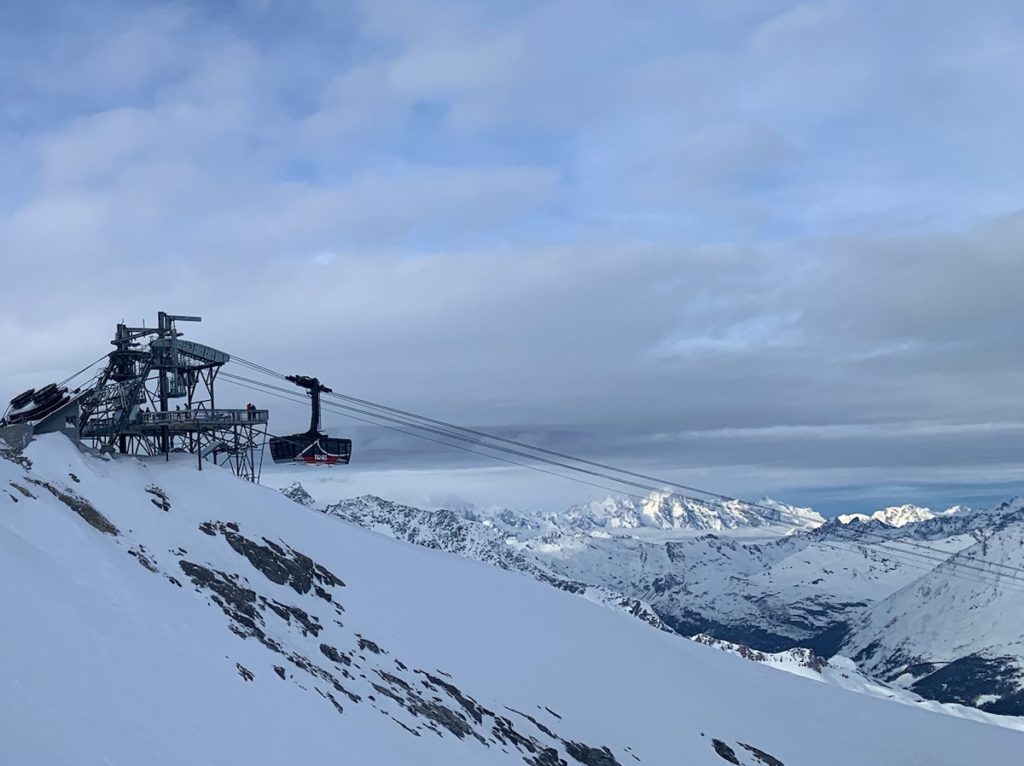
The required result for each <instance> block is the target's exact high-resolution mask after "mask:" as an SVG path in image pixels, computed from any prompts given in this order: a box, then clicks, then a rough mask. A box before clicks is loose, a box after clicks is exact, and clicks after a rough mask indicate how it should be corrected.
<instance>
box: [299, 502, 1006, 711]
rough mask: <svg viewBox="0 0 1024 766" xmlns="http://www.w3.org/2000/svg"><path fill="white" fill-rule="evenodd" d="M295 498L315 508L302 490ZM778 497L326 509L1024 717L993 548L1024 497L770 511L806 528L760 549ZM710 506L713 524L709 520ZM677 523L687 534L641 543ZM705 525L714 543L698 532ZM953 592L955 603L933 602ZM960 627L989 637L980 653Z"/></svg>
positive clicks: (603, 598) (641, 610)
mask: <svg viewBox="0 0 1024 766" xmlns="http://www.w3.org/2000/svg"><path fill="white" fill-rule="evenodd" d="M287 491H288V493H289V494H290V495H295V494H296V493H298V494H300V495H301V497H300V501H301V502H304V503H305V504H307V505H315V502H314V501H313V500H312V498H309V497H308V494H307V493H305V491H304V490H302V489H301V487H293V488H291V489H289V490H287ZM773 502H774V501H770V500H769V501H764V502H762V503H758V504H757V505H758V513H756V514H755V513H753V512H752V510H751V509H750V507H748V508H742V509H722V508H720V507H719V508H714V507H711V506H709V507H707V508H704V509H699V511H698V509H695V508H693V507H688V506H686V505H685V504H683V503H679V502H676V501H675V499H672V498H666V497H664V496H660V495H659V496H656V497H652V498H651V500H650V502H649V503H636V502H634V501H633V500H631V499H628V498H626V499H619V500H611V499H610V500H606V501H601V502H598V503H592V504H589V505H584V506H575V507H572V508H570V509H568V510H567V511H566V512H565V513H564V514H536V513H526V514H521V513H516V512H514V511H511V510H508V509H500V510H495V511H491V512H487V513H480V512H472V511H450V510H437V511H426V510H420V509H416V508H412V507H409V506H401V505H398V504H395V503H391V502H389V501H386V500H383V499H381V498H376V497H372V496H364V497H360V498H355V499H352V500H347V501H342V502H340V503H336V504H333V505H330V506H327V507H326V508H324V510H325V512H326V513H328V514H330V515H336V516H340V517H341V518H344V519H346V520H349V521H351V522H353V523H356V524H360V525H362V526H365V527H367V528H369V529H373V530H374V531H377V532H381V533H383V534H386V535H389V536H391V537H395V538H397V539H401V540H405V541H408V542H412V543H416V544H419V545H425V546H427V547H432V548H438V549H441V550H445V551H447V552H449V553H455V554H458V555H461V556H465V557H468V558H472V559H475V560H478V561H482V562H485V563H489V564H492V565H494V566H498V567H500V568H503V569H510V570H517V571H520V572H523V573H525V574H528V575H530V576H531V577H534V578H535V579H538V580H541V581H542V582H547V583H548V584H553V585H556V587H561V588H563V589H565V590H570V591H571V592H581V593H582V592H586V589H587V588H589V589H591V590H590V596H589V597H590V598H592V599H593V600H595V601H598V602H599V603H602V604H605V605H610V606H613V607H616V608H620V609H624V610H625V611H627V612H630V613H635V614H638V615H641V616H643V618H644V619H645V620H646V621H648V622H649V623H651V624H653V625H659V626H661V627H665V628H668V629H671V630H673V631H675V632H677V633H679V634H681V635H684V636H690V635H694V634H699V633H702V634H707V635H710V636H713V637H715V638H716V639H717V640H720V641H726V642H733V643H735V644H738V645H742V646H746V647H749V648H751V649H753V650H759V651H763V652H772V653H777V652H784V651H787V650H791V649H794V648H797V647H804V648H806V649H809V650H812V651H814V652H816V653H818V654H820V655H822V656H824V657H832V656H833V655H836V654H837V653H841V654H843V655H846V656H850V657H854V658H855V659H856V660H857V662H858V663H860V665H859V666H860V668H861V670H862V672H864V673H865V674H868V675H870V676H871V677H873V678H874V679H875V681H874V682H875V683H877V684H879V685H881V686H887V685H892V684H896V685H897V686H899V687H900V688H907V689H909V690H912V691H914V692H916V693H919V694H921V695H923V696H925V697H930V698H934V699H940V700H946V701H956V702H960V703H963V704H969V705H977V706H980V707H982V708H984V709H986V710H991V711H998V712H1003V713H1010V714H1014V715H1022V714H1024V699H1022V698H1021V696H1020V695H1021V691H1022V690H1024V674H1020V673H1018V672H1017V670H1013V668H1017V667H1018V665H1016V664H1007V662H1005V661H1004V660H1005V659H1006V658H1019V657H1022V656H1024V646H1022V642H1024V638H1022V637H1024V622H1021V621H1014V618H1013V617H1012V616H1008V615H1014V614H1016V613H1017V612H1019V610H1016V611H1014V610H1012V609H1007V608H1006V604H1005V603H1004V602H1003V599H1002V598H995V597H992V594H993V593H997V592H1002V591H1000V588H1004V589H1005V591H1006V592H1005V594H1004V597H1005V598H1006V599H1010V600H1012V599H1013V598H1018V599H1019V598H1020V595H1019V592H1020V591H1019V587H1020V586H1024V582H1021V583H1019V584H1018V583H1017V581H1016V580H1013V579H1009V578H1012V577H1015V576H1021V577H1022V578H1024V573H1016V574H1015V572H1014V570H1015V569H1019V568H1020V567H1021V566H1022V563H1024V550H1015V549H1014V548H1013V546H1012V545H1001V546H996V545H994V544H992V543H994V542H998V541H999V540H1002V539H1003V537H1005V536H1007V535H1009V536H1012V535H1013V534H1019V533H1021V532H1022V531H1024V502H1022V501H1020V500H1016V501H1013V502H1010V503H1004V504H1003V505H1001V506H997V507H996V508H993V509H988V510H968V509H957V510H956V511H955V512H950V513H946V514H941V515H931V514H930V513H929V514H924V513H915V512H914V510H913V509H914V507H913V506H904V507H900V508H893V509H885V512H883V513H880V514H873V515H872V516H871V517H866V518H867V521H859V520H858V521H856V522H852V521H851V520H846V521H843V520H833V521H830V522H825V521H824V519H821V517H820V516H817V514H814V512H813V511H809V510H808V509H793V508H792V507H791V506H784V505H782V504H776V505H777V506H778V507H779V508H780V511H781V513H782V514H784V515H782V516H781V517H782V518H787V519H790V518H795V517H796V516H797V515H798V514H799V516H800V517H801V518H802V520H803V522H804V524H805V526H804V527H803V528H802V529H800V528H798V529H797V530H795V531H794V530H792V529H790V530H788V531H789V532H790V534H782V533H776V534H774V535H767V536H765V537H761V538H753V539H751V538H748V537H744V536H743V535H742V534H740V535H739V536H736V534H734V533H742V532H743V531H744V530H750V529H760V530H762V531H767V530H768V529H770V528H771V526H772V524H773V522H776V521H777V520H768V519H766V518H765V516H764V515H763V514H764V511H763V509H761V506H766V505H767V504H768V503H773ZM733 510H735V511H736V513H734V512H733ZM715 511H717V512H718V513H719V514H720V516H718V517H716V518H713V517H711V516H710V515H708V514H709V513H712V512H715ZM915 517H916V518H918V519H920V520H919V521H913V520H912V518H915ZM819 520H820V521H819ZM890 522H892V523H890ZM669 525H675V526H674V527H673V528H674V529H676V530H680V529H686V530H688V531H689V532H690V534H686V535H681V536H670V537H669V538H668V539H663V538H661V537H657V536H655V537H651V536H650V535H648V534H646V532H647V531H649V530H650V529H652V528H653V529H659V530H664V529H668V528H669ZM695 527H696V529H695ZM708 527H711V528H713V529H715V530H716V533H715V534H698V533H695V532H699V531H700V530H704V529H706V528H708ZM634 532H635V534H633V533H634ZM943 583H945V584H946V587H945V588H939V585H940V584H943ZM965 588H966V590H964V589H965ZM948 589H953V590H954V591H956V595H955V596H954V595H948V596H947V597H946V598H938V595H939V594H942V593H945V592H946V590H948ZM975 591H977V592H975ZM924 624H927V625H928V626H930V627H929V630H927V631H926V630H924V629H923V627H922V626H923V625H924ZM992 624H999V625H1000V630H999V631H998V632H996V633H995V634H993V633H992V632H991V631H990V630H988V629H987V628H986V626H991V625H992ZM972 631H973V633H972ZM965 632H966V633H967V634H971V635H974V634H976V635H982V636H986V639H985V640H984V641H980V642H979V641H974V642H973V643H972V642H970V641H967V640H966V638H965V636H964V635H963V634H964V633H965ZM841 659H842V658H841V657H840V658H839V660H841ZM839 660H837V661H839ZM1016 662H1018V660H1016V659H1015V660H1014V663H1016ZM979 663H981V665H984V667H985V668H987V670H984V671H982V670H979V669H978V668H979ZM986 663H987V664H986ZM911 665H912V666H913V667H912V668H911V669H912V670H913V672H912V673H911V674H910V675H907V673H906V671H907V668H908V667H909V666H911ZM997 677H1000V678H1005V679H1006V681H1005V682H1003V681H1001V680H998V681H997ZM978 689H982V691H980V692H979V691H978Z"/></svg>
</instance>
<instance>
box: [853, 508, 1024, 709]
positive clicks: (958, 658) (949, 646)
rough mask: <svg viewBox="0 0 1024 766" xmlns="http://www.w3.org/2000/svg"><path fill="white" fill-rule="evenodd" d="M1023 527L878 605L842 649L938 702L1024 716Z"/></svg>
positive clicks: (989, 539) (995, 536) (1001, 533)
mask: <svg viewBox="0 0 1024 766" xmlns="http://www.w3.org/2000/svg"><path fill="white" fill-rule="evenodd" d="M1022 556H1024V525H1021V524H1016V525H1010V526H1007V527H1005V528H1003V529H1000V530H998V531H995V532H994V533H992V534H991V535H987V536H985V537H984V538H983V539H982V541H981V542H977V543H975V544H974V545H971V546H969V547H967V548H965V549H963V550H962V551H960V552H959V553H958V554H957V555H954V556H951V557H950V558H949V559H948V561H947V562H946V563H944V564H942V565H940V566H938V567H937V568H936V569H935V570H933V571H931V572H929V573H928V574H927V575H925V576H923V577H921V578H920V579H918V580H916V581H915V582H914V583H912V584H911V585H909V586H907V587H906V588H903V589H901V590H899V591H897V592H896V593H894V594H892V595H891V596H889V597H888V598H886V599H884V600H882V601H880V602H879V603H877V604H875V605H874V606H873V607H872V608H871V609H870V610H868V611H867V612H866V614H865V615H864V616H863V617H862V618H861V619H860V620H858V621H857V623H855V625H854V626H853V628H852V630H851V633H850V635H849V636H848V638H847V639H846V641H845V643H844V646H843V648H842V651H843V652H844V653H845V654H848V655H850V656H852V657H854V658H856V660H857V661H858V662H859V663H860V664H861V665H862V667H864V668H865V669H866V670H867V671H868V672H870V673H872V674H874V675H877V676H879V677H882V678H886V679H890V680H898V682H899V683H901V684H902V685H904V686H908V687H909V688H912V689H913V690H915V691H917V692H919V693H921V694H924V695H926V696H929V697H932V698H934V699H939V700H944V701H950V702H960V703H963V704H968V705H977V706H978V707H980V708H981V709H983V710H990V711H992V712H997V713H1003V714H1012V715H1024V610H1022V609H1021V606H1022V605H1024V572H1022V571H1021V569H1020V563H1021V560H1022Z"/></svg>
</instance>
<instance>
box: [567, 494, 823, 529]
mask: <svg viewBox="0 0 1024 766" xmlns="http://www.w3.org/2000/svg"><path fill="white" fill-rule="evenodd" d="M556 519H557V520H558V521H561V522H563V523H564V524H566V525H568V526H572V527H575V528H577V529H579V530H580V531H590V530H593V529H604V528H618V529H640V528H645V527H646V528H653V529H663V530H669V529H680V530H681V529H692V530H697V531H705V532H722V531H725V530H733V529H742V528H744V527H764V526H770V525H773V524H782V525H793V526H797V527H800V528H811V529H813V528H814V527H818V526H821V525H822V524H824V523H825V519H824V518H822V516H820V515H819V514H818V513H815V512H814V511H813V510H811V509H810V508H798V507H796V506H791V505H786V504H784V503H779V502H776V501H774V500H772V499H770V498H765V499H764V500H762V501H760V502H759V503H757V504H756V505H752V504H750V503H745V502H743V501H741V500H727V501H720V502H719V501H705V500H696V499H694V498H692V497H687V496H685V495H680V494H676V493H674V492H671V491H668V490H664V491H660V492H651V493H650V494H649V495H647V496H646V497H645V498H643V499H642V500H640V499H636V498H632V497H624V496H609V497H606V498H604V499H603V500H594V501H591V502H589V503H584V504H582V505H576V506H573V507H572V508H570V509H569V510H568V511H566V512H565V513H563V514H560V515H558V516H557V517H556Z"/></svg>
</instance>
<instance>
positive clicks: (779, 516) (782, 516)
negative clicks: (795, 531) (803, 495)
mask: <svg viewBox="0 0 1024 766" xmlns="http://www.w3.org/2000/svg"><path fill="white" fill-rule="evenodd" d="M756 510H757V511H758V512H759V513H760V514H761V515H762V516H764V517H765V518H768V519H772V520H774V521H778V522H780V523H782V524H787V525H792V526H794V527H802V528H805V529H817V528H818V527H820V526H821V525H822V524H824V523H825V517H824V516H822V515H821V514H820V513H818V512H817V511H815V510H814V509H813V508H803V507H801V506H799V505H790V504H789V503H781V502H779V501H778V500H774V499H772V498H770V497H767V496H765V497H762V498H761V499H760V500H758V501H757V508H756ZM773 511H774V515H773V513H772V512H773Z"/></svg>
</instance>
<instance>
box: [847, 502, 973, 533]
mask: <svg viewBox="0 0 1024 766" xmlns="http://www.w3.org/2000/svg"><path fill="white" fill-rule="evenodd" d="M960 508H961V506H957V508H956V509H950V512H955V511H956V510H959V509H960ZM935 515H936V514H934V513H932V512H931V509H929V508H922V507H921V506H919V505H910V504H907V505H893V506H890V507H888V508H882V509H881V510H878V511H875V512H874V513H872V514H871V515H870V516H869V515H867V514H865V513H846V514H840V515H839V516H837V517H836V518H837V519H838V520H839V523H840V524H851V523H853V522H856V521H860V522H869V521H880V522H882V523H883V524H888V525H889V526H890V527H902V526H905V525H907V524H915V523H917V522H919V521H927V520H928V519H934V518H935Z"/></svg>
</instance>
